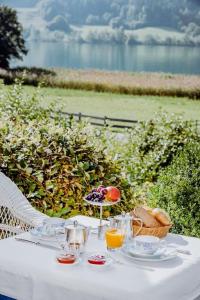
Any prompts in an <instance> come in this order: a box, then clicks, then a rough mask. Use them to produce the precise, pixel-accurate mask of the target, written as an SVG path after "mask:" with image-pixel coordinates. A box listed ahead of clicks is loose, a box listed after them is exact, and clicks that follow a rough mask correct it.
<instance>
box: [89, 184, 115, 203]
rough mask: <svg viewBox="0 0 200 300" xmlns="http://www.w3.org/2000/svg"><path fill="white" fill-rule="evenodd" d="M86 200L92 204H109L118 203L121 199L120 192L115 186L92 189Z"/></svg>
mask: <svg viewBox="0 0 200 300" xmlns="http://www.w3.org/2000/svg"><path fill="white" fill-rule="evenodd" d="M85 199H86V200H87V201H91V202H98V203H103V202H104V201H107V202H116V201H117V200H119V199H120V190H119V189H118V188H116V187H114V186H109V187H105V186H103V185H100V186H99V187H97V188H95V189H92V191H91V193H89V194H88V195H87V196H86V197H85Z"/></svg>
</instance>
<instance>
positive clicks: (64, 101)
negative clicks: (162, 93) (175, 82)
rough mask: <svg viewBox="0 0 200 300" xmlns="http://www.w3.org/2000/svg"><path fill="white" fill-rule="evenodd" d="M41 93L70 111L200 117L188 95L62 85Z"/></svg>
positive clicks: (138, 117) (139, 116)
mask: <svg viewBox="0 0 200 300" xmlns="http://www.w3.org/2000/svg"><path fill="white" fill-rule="evenodd" d="M4 89H7V87H5V88H4ZM34 90H35V88H34V87H28V86H26V87H25V94H31V93H33V92H34ZM41 94H42V98H43V100H42V101H43V103H44V104H46V103H49V102H51V101H55V102H56V103H58V104H59V105H62V106H63V110H64V111H67V112H81V113H86V114H92V115H97V116H105V115H106V116H108V117H117V118H128V119H136V120H147V119H150V118H151V117H152V116H153V115H154V114H155V113H156V112H160V111H161V110H164V111H166V112H168V113H175V114H182V115H183V117H184V119H186V120H190V119H193V120H200V101H198V100H191V99H188V98H172V97H159V96H130V95H120V94H109V93H96V92H92V91H81V90H66V89H59V88H42V89H41Z"/></svg>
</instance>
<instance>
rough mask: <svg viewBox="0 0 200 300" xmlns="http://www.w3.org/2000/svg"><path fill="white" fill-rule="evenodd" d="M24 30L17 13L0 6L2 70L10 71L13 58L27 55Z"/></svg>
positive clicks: (0, 66)
mask: <svg viewBox="0 0 200 300" xmlns="http://www.w3.org/2000/svg"><path fill="white" fill-rule="evenodd" d="M22 30H23V29H22V26H21V24H20V23H19V21H18V19H17V13H16V11H15V10H13V9H11V8H8V7H7V6H0V68H3V69H8V68H9V63H10V60H11V59H12V58H17V59H22V56H23V54H27V49H26V47H25V41H24V38H23V35H22Z"/></svg>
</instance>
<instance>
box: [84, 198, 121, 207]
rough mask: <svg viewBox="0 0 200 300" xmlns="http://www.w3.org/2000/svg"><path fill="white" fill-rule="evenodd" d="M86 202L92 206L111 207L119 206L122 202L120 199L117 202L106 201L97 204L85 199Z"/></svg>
mask: <svg viewBox="0 0 200 300" xmlns="http://www.w3.org/2000/svg"><path fill="white" fill-rule="evenodd" d="M84 200H85V202H87V203H88V204H91V205H96V206H110V205H114V204H117V203H119V202H120V201H121V199H118V200H117V201H115V202H114V201H113V202H111V201H106V200H104V201H103V202H95V201H89V200H87V199H86V198H84Z"/></svg>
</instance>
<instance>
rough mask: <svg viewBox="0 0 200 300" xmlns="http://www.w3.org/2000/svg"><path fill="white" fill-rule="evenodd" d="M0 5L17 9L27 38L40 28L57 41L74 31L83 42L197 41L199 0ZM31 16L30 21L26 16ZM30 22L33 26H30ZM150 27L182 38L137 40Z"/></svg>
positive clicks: (56, 0) (13, 1) (41, 0)
mask: <svg viewBox="0 0 200 300" xmlns="http://www.w3.org/2000/svg"><path fill="white" fill-rule="evenodd" d="M0 3H1V4H6V5H10V6H13V7H15V8H17V9H18V10H19V13H20V17H21V20H22V22H23V23H24V26H25V28H26V30H27V29H29V32H28V31H27V36H29V37H30V30H32V31H33V29H34V30H35V29H37V30H38V29H39V27H40V30H39V31H41V27H42V28H43V29H46V30H49V31H50V32H54V33H55V31H56V32H57V33H56V36H55V35H54V36H52V37H54V38H56V39H57V38H63V32H64V33H65V34H66V33H67V34H68V35H69V33H71V32H72V31H74V30H75V35H73V36H74V37H75V38H76V40H79V41H85V42H90V41H92V42H97V41H102V42H106V41H107V40H111V41H114V42H120V43H122V42H128V43H142V42H146V43H150V44H153V43H161V44H163V43H164V44H173V43H175V44H189V45H190V44H194V45H197V44H199V42H200V1H199V0H181V1H180V0H0ZM30 13H31V15H30V16H31V18H29V17H27V15H26V14H30ZM34 16H35V18H36V17H37V19H35V18H34ZM39 17H40V20H39V19H38V18H39ZM27 20H28V21H29V22H28V21H27ZM34 20H35V23H34ZM36 20H37V22H36ZM31 23H34V26H32V27H31V26H30V25H31ZM36 23H38V24H39V25H38V24H36ZM73 26H75V28H74V27H73ZM83 26H86V29H87V34H85V32H84V33H83V28H82V27H83ZM92 26H93V28H92ZM100 26H101V30H100ZM77 27H79V30H78V31H77ZM95 27H98V28H95ZM152 27H153V28H155V27H157V28H161V29H162V30H167V31H176V32H178V33H182V36H181V37H180V36H176V37H174V36H173V35H172V36H171V35H170V34H169V33H168V34H167V37H165V39H163V40H162V38H160V36H159V34H158V32H156V34H152V33H151V32H150V33H149V32H148V34H146V35H147V36H146V35H145V38H144V39H142V38H141V37H138V32H137V30H138V29H145V28H152ZM84 29H85V28H84ZM88 29H89V33H88ZM102 30H103V31H102ZM113 30H114V31H113ZM61 32H62V34H61ZM133 33H135V34H134V36H133ZM139 33H140V32H139ZM162 33H163V32H161V33H160V35H161V36H162ZM39 34H40V37H41V32H39V33H37V34H36V33H35V32H34V34H33V33H31V36H32V37H33V36H36V35H39ZM106 34H107V36H106ZM42 35H43V34H42Z"/></svg>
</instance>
